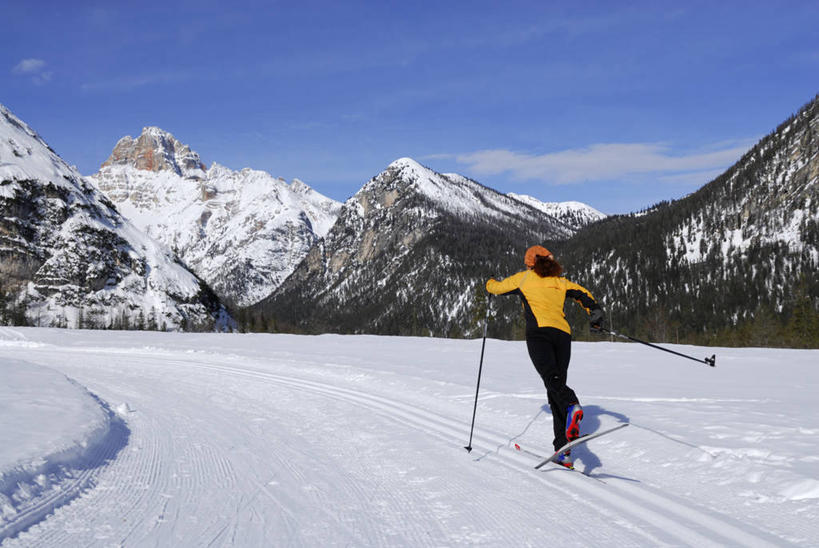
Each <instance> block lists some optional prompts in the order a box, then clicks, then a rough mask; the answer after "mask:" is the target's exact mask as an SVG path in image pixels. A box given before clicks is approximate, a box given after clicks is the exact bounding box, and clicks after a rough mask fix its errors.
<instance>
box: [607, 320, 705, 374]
mask: <svg viewBox="0 0 819 548" xmlns="http://www.w3.org/2000/svg"><path fill="white" fill-rule="evenodd" d="M599 331H602V332H604V333H608V334H610V335H614V336H615V337H620V338H623V339H628V340H630V341H634V342H637V343H640V344H644V345H646V346H650V347H651V348H656V349H657V350H662V351H664V352H669V353H671V354H675V355H677V356H682V357H683V358H688V359H689V360H694V361H695V362H700V363H706V364H708V365H710V366H711V367H716V361H717V355H716V354H713V355H712V356H711V357H710V358H702V359H698V358H695V357H693V356H689V355H687V354H682V353H680V352H675V351H674V350H669V349H668V348H663V347H662V346H657V345H656V344H651V343H650V342H645V341H641V340H640V339H635V338H634V337H629V336H628V335H623V334H622V333H617V332H615V331H609V330H608V329H606V328H605V327H601V328H600V329H599Z"/></svg>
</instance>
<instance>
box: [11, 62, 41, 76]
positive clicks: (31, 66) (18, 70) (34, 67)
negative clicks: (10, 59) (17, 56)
mask: <svg viewBox="0 0 819 548" xmlns="http://www.w3.org/2000/svg"><path fill="white" fill-rule="evenodd" d="M45 65H46V62H45V61H43V60H42V59H23V60H22V61H20V62H19V63H17V66H15V67H14V68H13V69H12V72H13V73H14V74H37V73H39V72H40V71H41V70H42V69H43V68H45Z"/></svg>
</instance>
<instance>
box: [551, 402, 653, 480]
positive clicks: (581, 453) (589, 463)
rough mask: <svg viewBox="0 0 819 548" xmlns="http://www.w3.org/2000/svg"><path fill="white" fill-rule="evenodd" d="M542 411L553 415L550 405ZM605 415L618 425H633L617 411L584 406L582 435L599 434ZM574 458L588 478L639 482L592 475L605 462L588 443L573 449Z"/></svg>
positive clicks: (610, 475) (581, 426)
mask: <svg viewBox="0 0 819 548" xmlns="http://www.w3.org/2000/svg"><path fill="white" fill-rule="evenodd" d="M541 409H542V410H543V411H545V412H546V413H549V414H550V415H551V409H550V408H549V405H548V404H546V405H543V407H541ZM604 415H608V416H610V417H613V418H614V419H616V420H617V422H618V423H626V424H630V423H631V419H629V417H627V416H626V415H623V414H622V413H617V412H616V411H609V410H608V409H604V408H602V407H600V406H599V405H584V406H583V421H582V422H581V423H580V434H581V435H583V434H592V433H594V432H597V431H598V430H600V428H601V426H602V422H601V420H600V417H602V416H604ZM607 422H608V421H607ZM572 457H574V461H575V467H576V468H577V469H578V470H579V471H580V472H582V473H583V474H586V475H587V476H592V477H595V478H618V479H623V480H627V481H637V480H634V479H631V478H625V477H623V476H615V475H612V474H594V475H592V472H594V470H595V469H597V468H600V467H601V466H603V462H602V461H601V460H600V457H598V456H597V455H596V454H595V453H594V452H593V451H592V450H591V448H589V444H587V443H582V444H580V445H577V446H575V447H574V448H573V449H572ZM578 461H580V462H581V463H582V464H583V468H582V469H580V468H579V467H578V466H577V464H578Z"/></svg>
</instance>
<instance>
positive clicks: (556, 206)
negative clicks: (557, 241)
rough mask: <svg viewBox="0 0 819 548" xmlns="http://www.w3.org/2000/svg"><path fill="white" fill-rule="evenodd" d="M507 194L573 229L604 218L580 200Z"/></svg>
mask: <svg viewBox="0 0 819 548" xmlns="http://www.w3.org/2000/svg"><path fill="white" fill-rule="evenodd" d="M507 196H511V197H512V198H514V199H515V200H519V201H521V202H523V203H525V204H529V205H530V206H532V207H534V208H535V209H539V210H540V211H542V212H544V213H546V214H547V215H550V216H552V217H554V218H555V219H558V220H560V221H562V222H564V223H565V224H567V225H569V226H570V227H572V228H574V229H575V230H579V229H581V228H583V227H584V226H586V225H590V224H591V223H594V222H597V221H599V220H601V219H605V218H606V215H605V214H604V213H601V212H599V211H597V210H596V209H594V208H593V207H591V206H590V205H587V204H584V203H582V202H541V201H540V200H538V199H537V198H535V197H533V196H528V195H526V194H515V193H514V192H510V193H509V194H507Z"/></svg>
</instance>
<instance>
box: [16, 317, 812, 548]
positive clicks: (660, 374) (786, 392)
mask: <svg viewBox="0 0 819 548" xmlns="http://www.w3.org/2000/svg"><path fill="white" fill-rule="evenodd" d="M675 348H676V349H678V350H680V351H683V352H687V353H691V354H693V355H695V356H697V357H700V356H702V357H704V356H710V355H711V354H712V353H713V352H716V354H717V367H716V368H713V369H712V368H710V367H707V366H705V365H698V364H696V363H694V362H692V361H688V360H684V359H681V358H676V357H674V356H671V355H666V354H664V353H662V352H658V351H656V350H652V349H650V348H647V347H645V346H641V345H633V344H622V343H609V342H601V343H575V345H574V351H573V359H572V366H571V369H570V376H569V381H570V385H572V386H573V387H574V388H575V390H576V391H577V392H578V394H579V395H580V397H581V399H582V402H583V404H584V406H585V410H586V420H585V421H584V422H583V430H584V431H586V432H589V431H593V430H597V429H598V428H603V427H607V426H612V425H616V424H618V423H621V422H628V423H630V427H629V428H625V429H622V430H620V431H618V432H616V433H614V434H611V435H609V436H606V437H603V438H600V439H598V440H594V441H592V442H590V443H589V444H588V445H587V446H586V447H584V448H582V449H579V450H576V451H575V454H576V457H577V458H578V463H577V465H578V468H579V470H582V471H583V472H584V473H585V474H586V475H583V474H580V473H577V472H571V471H568V470H564V469H560V468H558V467H557V466H554V465H548V466H547V467H544V468H543V469H541V470H540V471H535V470H534V469H533V468H532V467H533V465H534V464H535V463H536V457H535V456H534V455H533V454H538V455H545V454H547V453H549V452H550V450H551V443H550V442H551V434H550V432H551V417H550V415H549V414H548V411H544V410H543V409H542V405H543V403H544V393H543V389H542V387H541V385H540V380H539V378H538V377H537V376H536V374H535V372H534V369H533V367H532V366H531V365H530V363H529V359H528V357H527V355H526V350H525V347H524V344H523V343H519V342H501V341H496V340H489V341H487V345H486V356H485V360H484V376H483V380H482V385H481V387H482V389H481V398H480V401H479V405H478V414H477V423H476V431H475V438H474V440H473V444H472V445H473V447H474V450H473V451H472V452H471V453H467V452H466V451H465V450H464V449H463V446H464V445H466V443H467V441H468V435H469V421H470V419H471V415H472V404H473V398H474V394H475V381H476V375H477V366H478V358H479V355H480V341H479V340H470V341H464V340H440V339H422V338H397V337H374V336H336V335H322V336H314V337H307V336H288V335H237V334H232V335H230V334H221V335H218V334H179V333H139V332H103V331H97V332H95V331H70V330H57V329H35V328H0V374H2V379H3V382H2V383H0V474H2V477H0V541H2V545H3V548H6V547H11V546H87V545H91V546H114V545H116V546H119V545H125V546H146V545H149V546H226V545H227V546H334V545H345V546H349V545H353V546H451V545H473V544H477V545H487V546H496V545H497V546H500V545H503V546H521V545H522V546H643V545H692V546H726V545H729V546H733V545H740V546H742V545H747V546H764V545H790V544H794V545H799V546H819V441H818V439H817V434H819V403H817V400H816V395H817V394H819V367H817V364H819V351H798V350H779V349H711V348H707V349H706V348H696V347H675ZM515 443H517V444H519V445H520V446H521V448H522V451H517V450H515V449H514V444H515ZM530 453H532V454H530Z"/></svg>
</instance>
